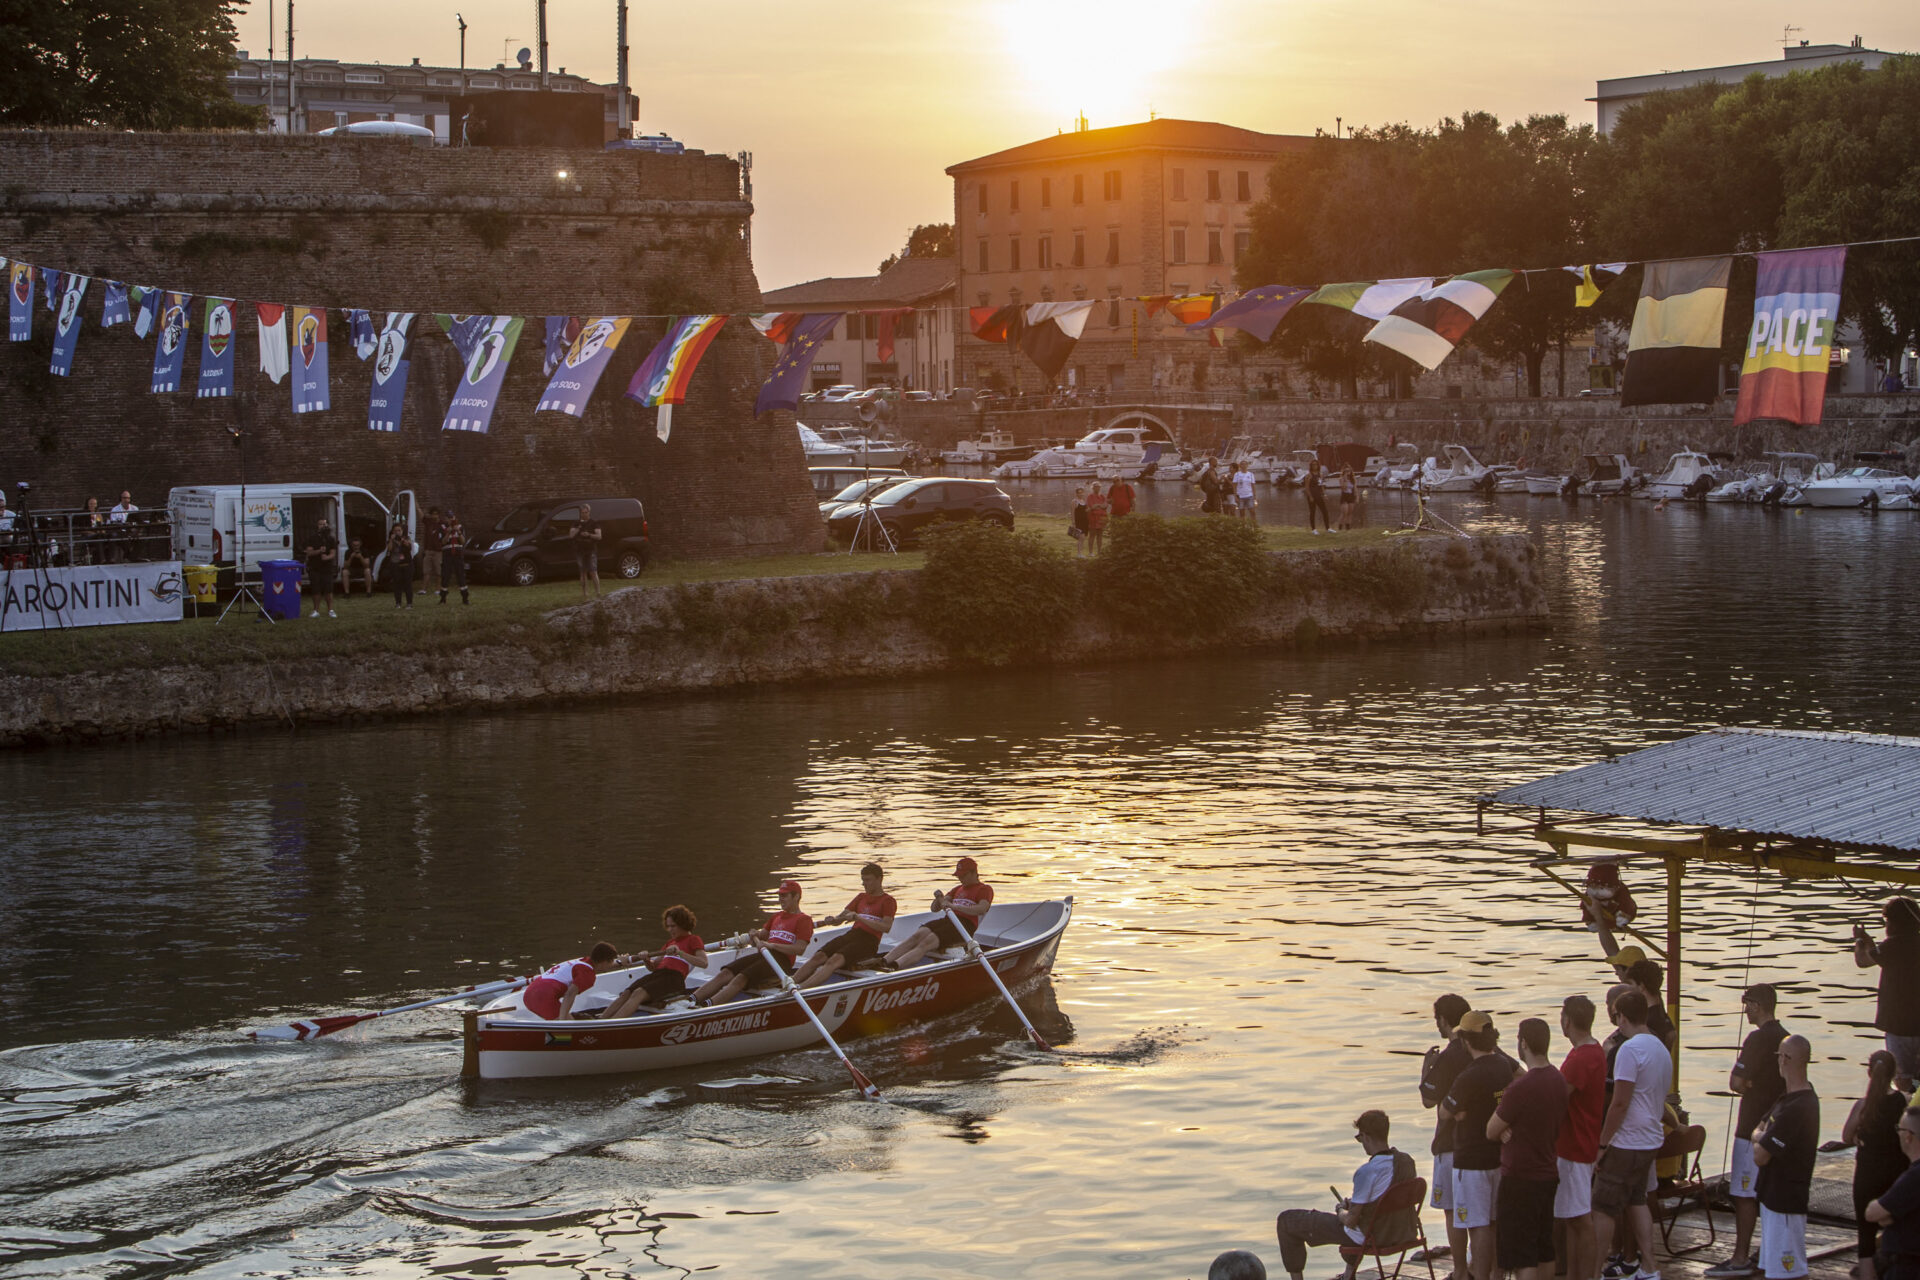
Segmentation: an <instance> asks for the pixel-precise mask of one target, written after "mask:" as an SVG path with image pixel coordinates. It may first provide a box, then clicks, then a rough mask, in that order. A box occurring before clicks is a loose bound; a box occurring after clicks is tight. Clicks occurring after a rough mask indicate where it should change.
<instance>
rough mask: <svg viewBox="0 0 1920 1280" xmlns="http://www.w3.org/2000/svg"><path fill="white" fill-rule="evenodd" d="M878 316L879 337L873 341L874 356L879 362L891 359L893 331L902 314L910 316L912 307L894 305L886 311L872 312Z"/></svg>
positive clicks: (883, 362) (882, 362)
mask: <svg viewBox="0 0 1920 1280" xmlns="http://www.w3.org/2000/svg"><path fill="white" fill-rule="evenodd" d="M873 314H874V315H876V316H878V317H879V331H880V332H879V339H878V341H876V342H875V343H874V348H873V353H874V357H875V358H876V359H877V360H879V361H880V363H881V364H885V363H887V361H889V360H891V359H893V333H894V329H895V327H896V326H897V325H898V324H899V323H900V318H901V317H902V316H909V317H910V316H912V315H913V308H912V307H894V308H892V309H891V310H888V311H876V312H874V313H873Z"/></svg>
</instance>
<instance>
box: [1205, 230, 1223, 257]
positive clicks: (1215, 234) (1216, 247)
mask: <svg viewBox="0 0 1920 1280" xmlns="http://www.w3.org/2000/svg"><path fill="white" fill-rule="evenodd" d="M1226 260H1227V255H1226V252H1225V250H1223V249H1222V248H1221V246H1220V228H1218V227H1208V228H1207V261H1208V262H1225V261H1226Z"/></svg>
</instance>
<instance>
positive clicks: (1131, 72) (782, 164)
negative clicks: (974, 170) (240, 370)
mask: <svg viewBox="0 0 1920 1280" xmlns="http://www.w3.org/2000/svg"><path fill="white" fill-rule="evenodd" d="M273 12H274V13H275V14H277V15H278V17H277V21H278V23H279V24H280V25H281V27H282V28H284V24H285V9H284V6H283V3H282V0H274V4H273ZM456 12H458V13H461V14H463V15H464V16H465V17H466V20H467V23H468V32H467V61H468V65H470V66H492V65H493V64H494V63H497V62H499V61H501V60H502V56H503V51H504V53H505V55H506V57H507V58H508V60H511V56H512V53H513V51H514V50H517V49H519V48H520V47H521V46H523V45H526V46H531V45H532V44H533V43H534V38H533V35H534V4H533V0H325V2H324V3H321V2H320V0H308V2H307V3H305V4H300V5H297V7H296V17H297V27H296V47H295V51H296V52H297V53H299V54H301V55H302V56H306V57H322V58H342V59H365V60H368V61H379V62H406V61H409V60H411V59H413V58H416V57H417V58H419V59H420V60H421V61H423V62H427V63H441V64H446V65H453V64H454V63H456V62H457V61H458V58H459V32H458V28H457V25H456V23H455V20H454V15H455V13H456ZM614 12H615V6H614V3H613V0H550V4H549V8H548V25H549V33H548V44H549V48H550V57H551V62H552V65H553V66H554V67H555V68H559V67H565V68H567V69H568V70H569V71H573V72H575V73H578V74H583V75H587V76H591V77H593V78H594V79H597V80H607V81H610V80H612V78H613V69H614ZM267 15H268V5H267V3H266V0H252V3H251V5H250V7H249V8H248V10H247V11H246V12H245V13H244V14H242V16H241V18H240V20H239V26H240V47H241V48H243V49H246V50H248V51H249V52H251V53H253V54H254V56H256V57H258V56H262V55H264V54H265V52H266V47H267V25H268V16H267ZM631 22H632V34H631V37H630V43H631V44H632V47H633V53H632V76H633V81H634V87H635V89H636V91H637V92H638V93H639V95H640V118H639V121H638V124H639V127H640V128H641V129H642V130H643V131H645V132H648V133H658V132H663V131H664V132H666V133H668V134H671V135H672V136H673V137H675V138H678V139H680V140H681V141H683V142H685V143H686V144H687V145H688V146H690V147H698V148H701V149H703V150H706V151H715V152H728V153H731V152H736V151H743V150H744V151H751V152H752V153H753V158H754V170H753V176H754V195H755V215H754V259H755V263H754V265H755V269H756V271H757V272H758V275H759V278H760V283H761V286H762V287H763V288H769V289H771V288H777V287H779V286H782V285H787V284H794V283H797V282H799V281H801V280H808V279H812V278H814V277H816V276H824V275H857V274H864V273H869V272H871V271H872V270H873V269H874V268H875V267H876V266H877V265H878V263H879V261H880V259H881V258H882V257H884V256H885V255H886V254H888V253H890V252H892V251H893V250H895V249H896V248H898V247H899V246H900V245H901V244H902V243H903V242H904V241H905V239H906V233H907V229H908V228H909V227H911V226H912V225H913V224H915V223H917V222H944V221H948V220H949V219H950V218H951V217H952V187H951V183H950V181H949V180H948V179H947V177H946V176H945V174H944V173H943V172H942V171H943V170H944V169H945V168H946V166H948V165H950V164H953V163H956V162H957V161H961V160H966V159H970V158H972V157H974V156H978V155H983V154H985V153H987V152H991V151H997V150H1000V149H1001V148H1004V147H1010V146H1015V145H1017V144H1019V143H1022V142H1028V141H1031V140H1033V139H1035V138H1038V137H1042V136H1045V135H1047V134H1050V133H1054V132H1057V131H1059V130H1063V129H1071V128H1072V127H1073V119H1074V117H1075V115H1076V114H1078V113H1079V112H1080V111H1083V110H1084V111H1085V113H1086V115H1087V117H1088V119H1089V121H1090V122H1091V124H1092V125H1094V126H1095V127H1096V128H1097V127H1102V126H1106V125H1116V124H1128V123H1131V122H1134V121H1138V120H1144V119H1146V118H1147V116H1148V114H1149V112H1154V113H1157V114H1159V115H1162V116H1176V117H1183V118H1187V119H1199V120H1219V121H1223V122H1226V123H1229V124H1235V125H1240V126H1243V127H1245V128H1250V129H1259V130H1264V131H1267V132H1272V133H1312V132H1313V131H1314V130H1315V129H1325V130H1327V131H1329V132H1331V131H1332V130H1333V127H1334V119H1335V117H1336V116H1337V117H1341V118H1343V119H1344V120H1345V122H1346V123H1347V124H1348V125H1354V124H1383V123H1391V122H1396V121H1406V122H1409V123H1413V124H1416V125H1424V124H1429V123H1432V122H1433V121H1435V120H1438V119H1440V118H1442V117H1444V116H1449V115H1454V116H1457V115H1459V114H1460V113H1461V112H1462V111H1467V110H1486V111H1492V112H1494V113H1495V114H1497V115H1499V116H1500V117H1501V118H1502V119H1508V118H1512V117H1518V116H1526V115H1529V114H1535V113H1552V112H1561V113H1565V114H1566V115H1568V116H1569V117H1571V118H1573V119H1574V120H1577V121H1581V122H1591V121H1592V120H1593V106H1592V104H1591V103H1589V102H1587V101H1586V99H1587V98H1589V97H1591V96H1592V94H1593V92H1594V81H1595V80H1596V79H1599V78H1612V77H1615V76H1628V75H1641V74H1645V73H1648V72H1654V71H1664V70H1679V69H1682V68H1690V67H1707V66H1721V65H1727V64H1732V63H1740V62H1758V61H1766V60H1772V59H1777V58H1779V57H1780V48H1781V40H1782V35H1783V30H1784V28H1785V27H1786V26H1787V25H1788V24H1790V23H1791V24H1795V25H1798V26H1801V27H1803V28H1805V29H1804V30H1801V31H1797V32H1795V33H1793V38H1794V39H1795V40H1802V39H1804V40H1809V41H1811V42H1813V43H1815V44H1820V43H1834V44H1845V43H1847V42H1848V41H1850V40H1852V38H1853V37H1854V36H1855V35H1859V36H1862V37H1864V40H1865V43H1866V45H1867V47H1869V48H1878V49H1886V50H1894V51H1904V50H1915V49H1920V5H1915V4H1913V3H1912V2H1911V0H1829V2H1828V3H1823V4H1819V5H1814V4H1809V3H1804V2H1801V3H1785V2H1783V0H1751V2H1749V3H1737V2H1735V0H1682V3H1679V4H1675V3H1672V0H1660V2H1658V3H1656V2H1654V0H1612V2H1611V3H1606V4H1593V5H1577V6H1576V5H1568V4H1565V3H1556V2H1553V0H1545V2H1541V0H1533V2H1530V3H1519V2H1517V0H1467V2H1466V3H1459V4H1453V5H1445V6H1442V5H1438V4H1433V3H1419V2H1417V0H894V2H893V3H880V4H876V3H853V2H850V0H830V2H823V3H814V4H802V3H782V4H774V3H767V2H766V0H718V2H717V3H716V2H709V3H696V4H684V3H681V4H665V5H661V4H645V3H640V2H639V0H634V3H633V4H632V6H631ZM275 43H276V45H279V44H280V41H279V39H278V38H276V41H275ZM282 51H283V52H284V49H283V50H282Z"/></svg>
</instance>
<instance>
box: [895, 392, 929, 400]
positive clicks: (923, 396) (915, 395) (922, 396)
mask: <svg viewBox="0 0 1920 1280" xmlns="http://www.w3.org/2000/svg"><path fill="white" fill-rule="evenodd" d="M900 398H901V399H902V400H915V401H919V400H937V399H939V397H938V396H936V395H934V394H933V392H931V391H909V392H907V393H906V394H905V395H903V396H901V397H900Z"/></svg>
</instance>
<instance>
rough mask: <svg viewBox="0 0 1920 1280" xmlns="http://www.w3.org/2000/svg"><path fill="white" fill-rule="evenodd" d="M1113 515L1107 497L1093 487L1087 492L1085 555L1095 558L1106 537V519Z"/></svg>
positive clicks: (1096, 487) (1096, 486) (1098, 488)
mask: <svg viewBox="0 0 1920 1280" xmlns="http://www.w3.org/2000/svg"><path fill="white" fill-rule="evenodd" d="M1112 514H1113V508H1112V506H1111V505H1110V504H1109V503H1108V502H1107V495H1106V494H1104V493H1102V492H1100V486H1099V485H1097V484H1096V485H1094V486H1093V487H1092V488H1091V489H1089V490H1087V554H1088V555H1090V556H1097V555H1099V554H1100V547H1101V545H1102V544H1103V542H1104V541H1105V539H1106V536H1107V518H1108V517H1109V516H1111V515H1112Z"/></svg>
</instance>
